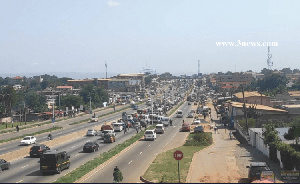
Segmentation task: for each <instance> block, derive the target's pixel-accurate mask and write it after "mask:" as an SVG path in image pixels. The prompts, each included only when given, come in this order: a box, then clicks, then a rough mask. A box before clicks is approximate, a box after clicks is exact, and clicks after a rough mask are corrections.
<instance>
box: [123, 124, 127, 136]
mask: <svg viewBox="0 0 300 184" xmlns="http://www.w3.org/2000/svg"><path fill="white" fill-rule="evenodd" d="M123 129H124V134H126V133H127V129H126V125H125V124H123Z"/></svg>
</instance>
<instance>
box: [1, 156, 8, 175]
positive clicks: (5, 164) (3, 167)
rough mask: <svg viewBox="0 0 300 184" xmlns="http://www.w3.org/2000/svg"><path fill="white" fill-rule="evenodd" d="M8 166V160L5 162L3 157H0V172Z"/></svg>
mask: <svg viewBox="0 0 300 184" xmlns="http://www.w3.org/2000/svg"><path fill="white" fill-rule="evenodd" d="M9 167H10V162H7V161H6V160H4V159H0V172H1V171H3V170H5V169H9Z"/></svg>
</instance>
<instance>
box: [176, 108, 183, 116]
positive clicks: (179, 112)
mask: <svg viewBox="0 0 300 184" xmlns="http://www.w3.org/2000/svg"><path fill="white" fill-rule="evenodd" d="M176 117H177V118H182V117H183V112H182V110H178V111H177V113H176Z"/></svg>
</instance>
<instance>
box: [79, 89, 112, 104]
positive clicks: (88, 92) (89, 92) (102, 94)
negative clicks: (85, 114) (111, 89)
mask: <svg viewBox="0 0 300 184" xmlns="http://www.w3.org/2000/svg"><path fill="white" fill-rule="evenodd" d="M79 95H80V96H81V97H82V99H83V102H84V103H85V104H89V103H90V97H91V98H92V106H93V107H100V106H102V103H103V102H107V101H108V94H107V91H105V90H104V89H103V88H101V87H98V86H94V85H92V84H87V85H85V86H83V88H82V90H81V92H80V93H79Z"/></svg>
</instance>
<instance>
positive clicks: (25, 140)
mask: <svg viewBox="0 0 300 184" xmlns="http://www.w3.org/2000/svg"><path fill="white" fill-rule="evenodd" d="M35 143H36V138H35V137H34V136H25V137H24V138H23V140H22V141H21V142H20V145H30V144H35Z"/></svg>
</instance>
